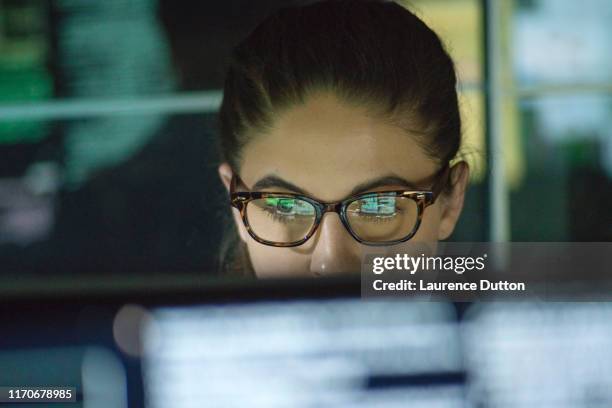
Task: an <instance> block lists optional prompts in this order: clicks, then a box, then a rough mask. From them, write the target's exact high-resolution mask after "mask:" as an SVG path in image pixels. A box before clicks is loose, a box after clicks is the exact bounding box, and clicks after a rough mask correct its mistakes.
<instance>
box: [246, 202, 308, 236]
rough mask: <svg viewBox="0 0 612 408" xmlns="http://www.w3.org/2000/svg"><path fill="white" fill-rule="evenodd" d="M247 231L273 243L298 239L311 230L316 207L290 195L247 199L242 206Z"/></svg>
mask: <svg viewBox="0 0 612 408" xmlns="http://www.w3.org/2000/svg"><path fill="white" fill-rule="evenodd" d="M246 214H247V220H248V222H249V225H250V226H251V230H252V231H253V233H254V234H255V235H257V236H258V237H259V238H261V239H264V240H266V241H272V242H277V243H284V244H288V243H292V242H297V241H301V240H302V239H303V238H304V237H305V236H306V235H308V233H309V232H310V230H311V229H312V227H313V226H314V223H315V219H316V210H315V208H314V206H313V205H312V204H310V203H309V202H307V201H304V200H300V199H297V198H293V197H269V198H260V199H257V200H253V201H251V202H250V203H249V204H248V205H247V209H246Z"/></svg>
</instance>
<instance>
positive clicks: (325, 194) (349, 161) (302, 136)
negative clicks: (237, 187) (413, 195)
mask: <svg viewBox="0 0 612 408" xmlns="http://www.w3.org/2000/svg"><path fill="white" fill-rule="evenodd" d="M439 168H440V165H439V164H437V163H436V161H434V160H433V159H431V158H430V157H428V156H427V155H426V154H425V152H424V151H423V150H422V148H421V147H419V146H418V144H417V143H416V142H415V139H413V137H412V136H411V135H410V134H407V133H406V131H405V130H402V129H400V128H399V127H396V126H394V125H391V124H389V123H388V122H385V120H383V119H382V118H376V117H372V116H371V115H368V114H367V112H366V110H364V109H360V108H356V107H352V106H347V105H346V104H343V103H341V102H340V101H339V100H338V99H337V98H335V97H334V96H333V95H330V94H318V95H314V96H312V97H310V98H309V99H308V100H307V102H306V103H305V104H304V105H301V106H298V107H294V108H291V109H289V110H287V111H285V112H283V113H282V114H280V115H279V117H278V118H277V119H276V122H275V123H274V126H273V129H271V131H269V132H267V133H265V134H258V135H256V136H255V137H253V138H252V141H251V142H249V143H248V144H247V145H246V146H245V147H244V149H243V151H242V166H241V169H240V174H239V175H240V177H241V179H242V180H243V181H244V184H245V185H246V186H247V187H248V188H249V189H251V190H257V191H273V192H293V193H298V192H303V193H305V194H306V195H308V196H310V197H312V198H314V199H317V200H319V201H322V202H336V201H341V200H343V199H345V198H347V197H349V196H352V195H353V194H354V192H355V190H356V188H357V189H358V188H359V186H367V188H366V191H364V192H371V191H384V190H391V189H400V190H401V189H411V188H410V187H415V186H416V187H418V189H421V190H428V189H430V188H431V185H432V184H433V182H434V181H435V179H434V178H433V176H434V174H436V172H437V171H438V170H439ZM219 172H220V175H221V179H222V181H223V182H224V184H225V186H226V187H227V188H229V183H230V180H231V176H232V170H231V168H230V167H229V165H227V164H222V165H221V166H220V168H219ZM450 177H451V181H450V182H451V183H452V185H453V186H454V187H453V190H452V192H451V193H448V194H443V195H442V196H440V198H438V200H436V202H435V204H433V205H431V206H429V207H427V208H426V209H425V212H424V213H423V218H422V222H421V225H420V227H419V229H418V231H417V233H416V235H415V236H414V237H413V238H412V239H411V240H410V241H409V242H415V241H416V242H425V243H429V244H433V245H435V243H436V242H437V241H438V240H442V239H445V238H447V237H448V236H449V235H450V234H451V232H452V231H453V228H454V226H455V223H456V221H457V219H458V217H459V214H460V212H461V208H462V205H463V197H464V192H465V187H466V185H467V180H468V169H467V165H466V164H465V163H459V164H458V165H455V166H454V167H453V169H452V171H451V176H450ZM391 178H392V179H393V181H392V182H390V181H389V180H390V179H391ZM289 185H293V186H296V187H297V188H299V189H300V190H301V191H292V189H291V188H289V187H288V186H289ZM258 186H265V188H259V187H258ZM232 210H233V213H234V220H235V222H236V225H237V227H238V230H239V232H240V237H241V239H242V240H243V241H244V242H245V243H246V245H247V248H248V254H249V257H250V260H251V263H252V265H253V268H254V270H255V273H256V275H257V276H258V277H279V276H288V275H290V276H325V275H331V274H337V273H345V272H359V271H360V270H361V260H362V257H363V255H364V254H365V253H367V251H368V250H369V251H370V253H371V251H372V247H368V246H366V245H363V244H360V243H359V242H357V241H356V240H355V239H354V238H353V237H352V236H351V235H350V234H349V232H348V231H347V230H346V229H345V227H344V226H343V225H342V223H341V221H340V218H339V216H338V214H336V213H326V214H325V215H324V216H323V219H322V221H321V224H320V225H319V227H318V229H317V231H316V232H315V234H314V235H313V236H312V237H311V238H310V239H309V240H308V241H306V242H305V243H304V244H302V245H300V246H297V247H289V248H280V247H273V246H268V245H264V244H260V243H259V242H257V241H255V240H254V239H253V238H252V237H251V236H250V235H249V234H248V232H247V231H246V229H245V227H244V224H243V223H242V220H241V218H240V215H239V212H238V210H236V209H235V208H232ZM403 246H408V244H399V245H397V246H396V247H397V248H395V247H394V251H395V252H401V251H402V247H403Z"/></svg>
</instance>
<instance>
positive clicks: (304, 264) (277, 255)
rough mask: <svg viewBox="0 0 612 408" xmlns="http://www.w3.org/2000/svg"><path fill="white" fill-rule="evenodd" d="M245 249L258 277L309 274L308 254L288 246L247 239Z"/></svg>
mask: <svg viewBox="0 0 612 408" xmlns="http://www.w3.org/2000/svg"><path fill="white" fill-rule="evenodd" d="M247 249H248V251H249V257H250V259H251V264H252V265H253V269H254V270H255V275H257V277H258V278H281V277H288V276H294V277H300V276H309V275H310V273H309V271H310V256H309V255H307V254H301V253H297V252H295V251H292V250H291V249H290V248H275V247H272V246H269V245H262V244H260V243H259V242H257V241H255V240H253V239H249V241H248V242H247Z"/></svg>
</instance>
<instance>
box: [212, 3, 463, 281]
mask: <svg viewBox="0 0 612 408" xmlns="http://www.w3.org/2000/svg"><path fill="white" fill-rule="evenodd" d="M455 87H456V77H455V71H454V66H453V62H452V60H451V59H450V57H449V55H448V54H447V53H446V51H445V50H444V48H443V46H442V44H441V42H440V39H439V38H438V36H437V35H436V34H435V33H434V32H433V31H432V30H431V29H429V28H428V27H427V26H426V25H425V24H424V23H423V22H422V21H421V20H419V19H418V18H417V17H416V16H415V15H414V14H412V13H411V12H410V11H408V10H406V9H405V8H403V7H401V6H399V5H397V4H395V3H392V2H383V1H368V0H357V1H355V0H337V1H333V0H329V1H323V2H319V3H315V4H311V5H308V6H302V7H294V8H287V9H283V10H280V11H278V12H277V13H276V14H274V15H272V16H270V17H268V18H267V19H266V20H265V21H264V22H262V23H261V24H260V25H259V26H258V27H257V28H256V29H255V30H254V31H253V32H252V33H251V34H250V36H249V37H248V38H246V39H245V40H244V41H243V42H242V43H241V44H239V45H238V46H237V47H236V48H235V50H234V53H233V58H232V61H231V64H230V66H229V69H228V71H227V77H226V81H225V88H224V97H223V103H222V106H221V111H220V120H221V150H222V154H223V157H224V162H223V163H222V164H221V165H220V166H219V174H220V177H221V180H222V182H223V184H224V185H225V187H226V188H227V190H228V192H229V193H230V200H231V205H232V213H233V219H234V223H235V226H236V229H237V235H238V237H239V238H238V239H237V240H236V241H235V242H234V243H233V244H232V246H231V249H230V250H229V252H228V255H227V256H226V257H225V265H226V269H236V268H237V269H239V270H241V271H243V272H244V273H254V274H255V275H256V276H257V277H274V276H287V275H290V276H326V275H331V274H335V273H343V272H352V271H357V272H358V271H359V270H360V269H361V266H360V263H361V260H362V257H363V254H364V253H366V252H367V251H368V249H369V248H371V247H376V246H386V247H393V248H394V250H395V251H396V252H401V251H402V248H404V247H406V245H408V244H409V243H411V242H415V241H416V242H425V243H434V244H435V242H437V241H438V240H444V239H446V238H448V237H449V235H450V234H451V233H452V231H453V229H454V227H455V224H456V222H457V219H458V218H459V215H460V213H461V209H462V207H463V201H464V195H465V190H466V186H467V184H468V166H467V164H466V163H465V162H463V161H458V162H457V160H454V159H456V155H457V153H458V151H459V148H460V144H461V120H460V117H459V109H458V103H457V93H456V89H455ZM451 162H453V163H454V164H452V163H451ZM269 193H274V194H269ZM227 265H229V266H227Z"/></svg>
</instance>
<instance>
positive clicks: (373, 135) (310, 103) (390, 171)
mask: <svg viewBox="0 0 612 408" xmlns="http://www.w3.org/2000/svg"><path fill="white" fill-rule="evenodd" d="M435 170H436V163H435V161H434V160H432V159H431V158H429V157H428V156H427V155H426V154H425V152H424V151H423V149H422V148H421V147H420V146H419V145H418V144H417V143H416V140H415V138H414V136H412V135H410V134H408V133H407V132H406V131H404V130H402V129H400V128H399V127H397V126H394V125H392V124H390V123H389V122H388V121H385V118H383V117H376V116H375V115H372V114H370V113H368V111H367V110H366V109H364V108H358V107H354V106H349V105H347V104H345V103H342V102H340V101H339V100H338V99H337V98H335V97H334V96H333V95H329V94H320V95H316V96H312V97H310V98H309V99H308V100H307V102H306V103H305V104H304V105H300V106H297V107H293V108H290V109H289V110H287V111H285V112H283V113H282V114H281V115H279V117H278V118H277V119H276V120H275V123H274V126H273V128H272V129H271V130H270V131H268V132H266V133H264V134H258V135H256V136H255V137H254V138H253V140H252V141H251V142H249V143H248V144H247V145H246V146H245V147H244V150H243V154H242V165H241V177H242V179H243V180H244V181H245V182H246V183H247V185H253V184H254V183H255V182H257V181H258V180H259V179H260V178H262V177H264V176H267V175H271V174H273V175H276V176H278V177H281V178H283V179H285V180H287V181H290V182H291V183H293V184H295V185H297V186H299V187H301V188H302V189H303V190H305V191H308V192H309V193H311V194H312V195H313V196H315V197H317V198H320V199H322V200H337V199H341V198H343V197H345V196H346V194H348V193H349V192H350V191H351V190H352V189H353V188H354V187H355V186H356V185H358V184H360V183H363V182H367V181H370V180H372V179H374V178H377V177H383V176H389V175H395V176H399V177H402V178H405V179H406V180H408V181H412V182H416V181H420V180H423V179H425V178H427V177H429V176H431V175H432V174H433V173H434V172H435Z"/></svg>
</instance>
